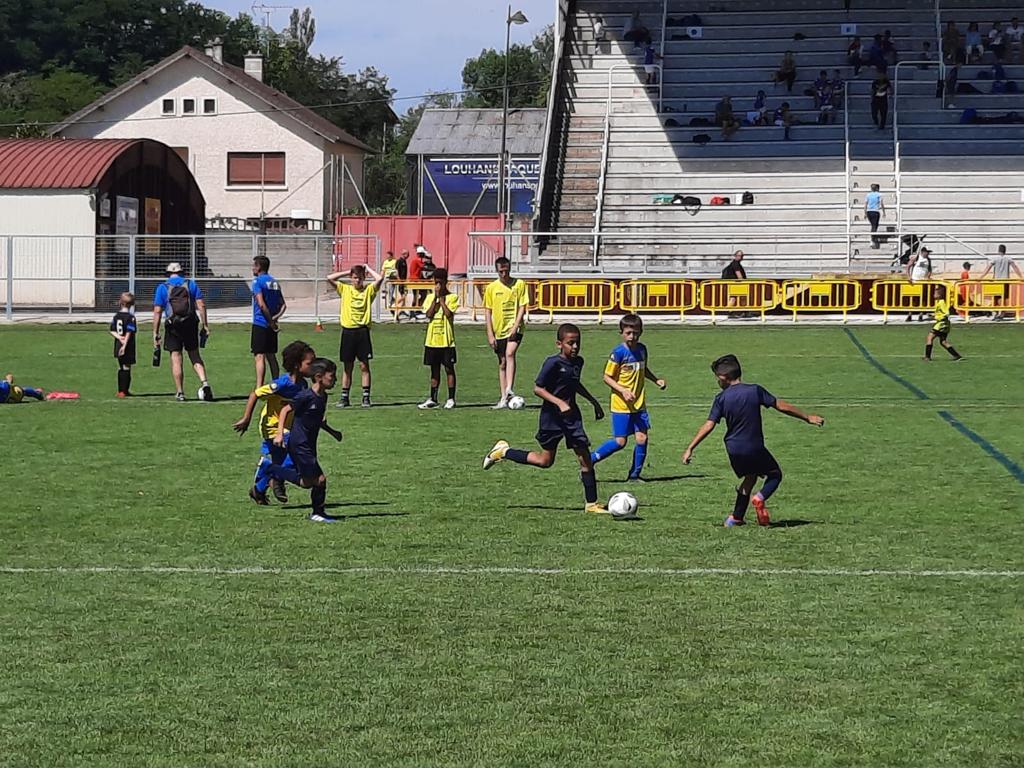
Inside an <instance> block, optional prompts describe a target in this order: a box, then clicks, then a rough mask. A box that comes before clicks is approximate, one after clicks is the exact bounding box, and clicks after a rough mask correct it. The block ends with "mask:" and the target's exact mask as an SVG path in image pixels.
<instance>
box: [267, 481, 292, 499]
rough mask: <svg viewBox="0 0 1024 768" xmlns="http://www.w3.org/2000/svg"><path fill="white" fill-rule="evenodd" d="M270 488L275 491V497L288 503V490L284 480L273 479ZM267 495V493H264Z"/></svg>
mask: <svg viewBox="0 0 1024 768" xmlns="http://www.w3.org/2000/svg"><path fill="white" fill-rule="evenodd" d="M270 490H271V491H272V492H273V493H274V498H275V499H277V500H278V501H279V502H281V503H282V504H287V503H288V491H287V490H285V487H284V481H283V480H271V481H270ZM264 496H266V494H264Z"/></svg>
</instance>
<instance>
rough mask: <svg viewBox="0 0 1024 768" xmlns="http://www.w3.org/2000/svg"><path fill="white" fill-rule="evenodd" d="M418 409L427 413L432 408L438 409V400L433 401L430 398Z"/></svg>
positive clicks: (418, 406)
mask: <svg viewBox="0 0 1024 768" xmlns="http://www.w3.org/2000/svg"><path fill="white" fill-rule="evenodd" d="M416 407H417V408H419V409H420V410H421V411H427V410H430V409H431V408H437V400H431V399H430V398H429V397H428V398H427V399H426V400H424V401H423V402H422V403H420V404H419V405H417V406H416Z"/></svg>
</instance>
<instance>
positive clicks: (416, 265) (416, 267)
mask: <svg viewBox="0 0 1024 768" xmlns="http://www.w3.org/2000/svg"><path fill="white" fill-rule="evenodd" d="M425 250H426V249H425V248H424V247H423V246H422V245H420V244H419V243H417V244H416V247H415V248H414V249H413V252H412V255H411V256H410V257H409V280H410V281H412V280H423V253H424V251H425ZM426 298H427V292H426V291H425V290H415V291H413V292H412V311H411V313H410V314H411V316H412V317H413V318H416V317H418V316H419V315H420V314H422V309H423V302H424V300H425V299H426Z"/></svg>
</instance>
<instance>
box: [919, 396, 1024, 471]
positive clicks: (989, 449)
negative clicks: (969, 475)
mask: <svg viewBox="0 0 1024 768" xmlns="http://www.w3.org/2000/svg"><path fill="white" fill-rule="evenodd" d="M939 416H941V417H942V418H943V419H945V421H946V422H947V423H948V424H949V425H950V426H951V427H953V429H955V430H956V431H957V432H959V433H960V434H961V435H963V436H964V437H966V438H967V439H968V440H970V441H971V442H972V443H974V444H975V445H977V446H978V447H979V448H981V450H983V451H984V452H985V453H987V454H988V455H989V456H991V457H992V458H993V459H995V460H996V461H998V462H999V463H1000V464H1002V465H1003V468H1004V469H1005V470H1006V471H1007V472H1009V473H1010V474H1011V475H1013V477H1014V479H1016V481H1017V482H1018V483H1020V484H1021V485H1024V469H1022V468H1021V466H1020V464H1018V463H1017V462H1015V461H1014V460H1013V459H1011V458H1010V457H1009V456H1007V455H1006V454H1005V453H1003V452H1002V451H1000V450H999V449H998V448H996V447H995V446H994V445H992V443H990V442H989V441H988V440H986V439H985V438H984V437H982V436H981V435H979V434H978V433H977V432H975V431H974V430H973V429H971V428H970V427H968V426H967V425H966V424H964V423H963V422H962V421H959V420H958V419H957V418H956V417H955V416H953V414H951V413H950V412H949V411H939Z"/></svg>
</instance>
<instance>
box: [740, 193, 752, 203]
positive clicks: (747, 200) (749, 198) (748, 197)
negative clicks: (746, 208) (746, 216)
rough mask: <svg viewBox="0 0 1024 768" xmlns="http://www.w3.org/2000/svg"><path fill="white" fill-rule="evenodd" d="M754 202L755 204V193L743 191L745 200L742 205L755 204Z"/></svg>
mask: <svg viewBox="0 0 1024 768" xmlns="http://www.w3.org/2000/svg"><path fill="white" fill-rule="evenodd" d="M753 204H754V193H753V192H744V193H743V201H742V202H741V203H740V205H753Z"/></svg>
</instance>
